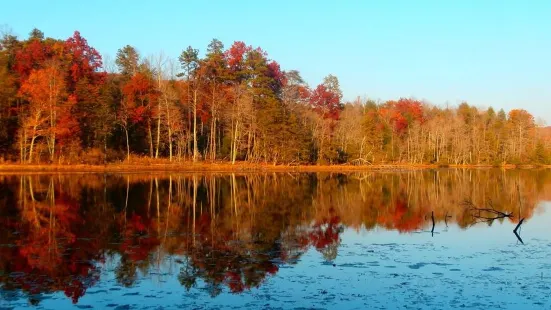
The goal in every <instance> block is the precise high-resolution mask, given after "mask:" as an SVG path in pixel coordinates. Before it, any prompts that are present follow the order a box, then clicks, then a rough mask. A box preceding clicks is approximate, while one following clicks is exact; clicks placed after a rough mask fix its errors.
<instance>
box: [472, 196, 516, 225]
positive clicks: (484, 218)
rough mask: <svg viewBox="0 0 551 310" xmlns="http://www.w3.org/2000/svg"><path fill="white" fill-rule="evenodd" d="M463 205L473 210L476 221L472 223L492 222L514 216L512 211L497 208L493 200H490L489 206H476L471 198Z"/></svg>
mask: <svg viewBox="0 0 551 310" xmlns="http://www.w3.org/2000/svg"><path fill="white" fill-rule="evenodd" d="M462 205H463V206H465V207H467V208H468V209H469V211H471V216H472V217H473V218H475V219H476V221H475V222H474V223H473V224H472V225H475V224H478V223H481V222H487V223H491V222H493V221H494V220H497V219H502V218H511V217H513V213H512V212H509V213H507V212H502V211H499V210H496V209H495V208H494V205H493V203H492V201H491V200H490V201H489V202H488V207H487V208H479V207H476V206H475V205H474V204H473V202H472V201H470V200H465V201H464V202H463V203H462Z"/></svg>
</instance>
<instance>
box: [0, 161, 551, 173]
mask: <svg viewBox="0 0 551 310" xmlns="http://www.w3.org/2000/svg"><path fill="white" fill-rule="evenodd" d="M492 168H493V169H542V168H543V169H545V168H551V165H501V166H494V165H434V164H375V165H357V166H355V165H295V166H293V165H284V164H282V165H272V164H253V163H237V164H234V165H232V164H231V163H224V162H219V163H204V162H203V163H192V162H179V163H143V162H142V163H139V162H136V163H113V164H106V165H85V164H63V165H60V164H42V165H38V164H13V163H11V164H0V174H6V173H19V172H26V173H28V172H103V173H106V172H114V173H116V172H121V173H123V172H126V173H128V172H135V173H140V172H141V173H145V172H362V171H366V172H367V171H411V170H425V169H492Z"/></svg>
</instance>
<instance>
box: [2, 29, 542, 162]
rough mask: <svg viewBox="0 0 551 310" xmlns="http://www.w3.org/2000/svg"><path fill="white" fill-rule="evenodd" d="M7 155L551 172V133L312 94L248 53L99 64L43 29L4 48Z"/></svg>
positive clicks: (241, 47) (90, 52)
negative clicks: (549, 167) (547, 167)
mask: <svg viewBox="0 0 551 310" xmlns="http://www.w3.org/2000/svg"><path fill="white" fill-rule="evenodd" d="M121 46H122V45H121ZM104 58H106V57H104ZM0 154H1V156H0V160H1V161H3V162H5V163H21V164H77V163H78V164H91V165H99V164H106V163H121V162H126V163H133V162H135V163H139V162H140V160H153V161H159V162H166V163H172V162H174V163H179V162H181V163H191V162H227V163H231V164H235V163H236V162H246V163H258V164H274V165H276V164H290V165H291V164H293V165H304V164H319V165H326V164H352V165H373V164H387V163H404V164H438V165H477V164H485V165H504V164H550V163H551V130H549V128H548V127H545V126H544V125H543V124H539V123H536V120H535V118H534V116H533V115H531V114H530V113H529V112H527V111H526V110H523V109H513V110H511V111H504V110H494V109H493V108H492V107H488V108H481V107H476V106H473V105H470V104H468V103H467V102H464V103H461V104H459V105H458V106H453V107H450V106H446V107H440V106H436V105H433V104H430V103H428V102H425V101H420V100H417V99H415V98H396V99H395V100H388V101H384V102H381V101H375V100H371V99H360V98H358V99H357V100H354V101H348V102H345V101H344V100H343V94H342V91H341V89H340V86H339V80H338V78H337V77H336V76H334V75H331V74H328V75H327V76H326V77H325V78H324V79H323V81H321V83H320V84H319V85H317V86H310V85H308V84H307V83H306V82H305V81H304V79H303V78H302V77H301V75H300V72H299V71H298V70H288V71H284V70H282V69H281V67H280V64H279V63H278V62H276V61H275V60H272V59H270V58H269V56H268V54H267V52H266V51H264V50H263V49H261V48H260V47H253V46H250V45H247V44H246V43H244V42H241V41H236V42H234V43H233V44H232V45H231V46H229V48H226V47H225V46H224V44H223V43H222V42H221V41H219V40H217V39H213V40H212V41H211V42H210V44H209V45H208V46H207V47H206V49H205V52H204V55H203V53H200V51H199V50H198V49H195V48H193V47H191V46H189V47H187V48H184V49H183V51H182V53H181V55H180V56H179V57H178V59H172V58H170V57H168V56H166V55H164V54H163V53H159V54H157V55H153V56H147V57H146V56H144V55H140V53H139V51H138V50H137V49H136V48H134V47H133V46H131V45H125V46H122V47H121V48H120V49H119V50H118V52H117V54H116V57H114V58H113V59H102V56H101V55H100V53H99V52H98V51H97V50H96V49H95V48H93V47H92V46H90V45H89V44H88V42H87V41H86V39H85V38H84V37H82V36H81V34H80V33H79V32H78V31H75V32H74V34H73V35H72V36H71V37H70V38H68V39H66V40H62V39H54V38H49V37H45V36H44V33H43V32H41V31H40V30H38V29H33V30H32V31H31V33H30V34H29V36H28V38H27V39H24V40H23V39H19V38H18V37H16V36H15V35H13V34H11V33H4V34H3V36H2V39H1V41H0Z"/></svg>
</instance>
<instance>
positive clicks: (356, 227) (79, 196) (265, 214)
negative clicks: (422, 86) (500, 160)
mask: <svg viewBox="0 0 551 310" xmlns="http://www.w3.org/2000/svg"><path fill="white" fill-rule="evenodd" d="M549 201H551V170H500V169H436V170H419V171H394V172H392V171H389V172H375V171H372V172H356V173H346V174H342V173H248V174H240V173H235V174H231V173H230V174H228V173H225V174H222V173H220V174H217V173H210V174H179V173H172V174H169V173H132V174H112V173H109V174H98V173H88V174H83V173H80V174H79V173H70V174H23V175H17V174H12V175H1V176H0V224H1V227H2V229H1V230H0V309H22V308H35V309H71V308H74V309H88V308H96V309H172V308H185V309H188V308H189V309H193V308H200V309H203V308H208V309H218V308H223V309H227V308H251V309H258V308H263V309H335V308H339V309H386V308H391V309H393V308H406V309H448V308H473V309H488V308H501V309H522V308H529V309H534V308H535V309H538V308H546V309H548V308H550V307H551V299H550V298H549V297H550V295H551V272H550V271H551V226H550V223H551V210H550V205H551V204H550V203H549ZM521 220H523V221H522V223H521V225H519V222H520V221H521ZM515 229H516V230H515ZM514 230H515V231H514Z"/></svg>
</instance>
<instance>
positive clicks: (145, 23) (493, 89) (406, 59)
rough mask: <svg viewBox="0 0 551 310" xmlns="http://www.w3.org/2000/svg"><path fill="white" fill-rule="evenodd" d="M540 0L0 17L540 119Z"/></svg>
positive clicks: (11, 5)
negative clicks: (225, 51) (218, 52)
mask: <svg viewBox="0 0 551 310" xmlns="http://www.w3.org/2000/svg"><path fill="white" fill-rule="evenodd" d="M550 16H551V1H537V0H533V1H521V0H519V1H507V0H501V1H498V0H496V1H491V0H462V1H459V0H458V1H451V0H450V1H437V0H434V1H423V0H418V1H393V0H388V1H382V0H381V1H360V0H358V1H352V0H351V1H322V0H318V1H299V0H295V1H285V0H283V1H281V0H280V1H229V0H226V1H223V0H220V1H138V0H134V1H99V0H95V1H94V0H90V1H59V0H57V1H56V0H50V1H9V2H6V3H3V4H2V9H1V10H0V25H8V26H9V27H10V28H11V29H12V30H13V32H14V33H15V34H17V35H19V36H20V37H22V38H25V37H26V36H27V34H28V33H29V32H30V30H31V29H32V28H33V27H37V28H39V29H40V30H42V31H44V33H45V34H46V35H47V36H51V37H55V38H67V37H69V36H70V35H71V34H72V32H73V31H74V30H79V31H80V32H81V34H82V35H83V36H84V37H85V38H86V39H87V40H88V42H89V43H90V45H92V46H94V47H95V48H96V49H97V50H99V51H100V52H101V53H102V54H104V55H105V54H109V55H111V57H114V55H115V54H116V51H117V49H119V48H120V47H122V46H124V45H126V44H130V45H133V46H135V47H136V48H137V49H138V50H139V51H140V52H141V53H142V55H144V56H147V55H151V54H155V53H158V52H160V51H163V52H164V53H165V54H167V55H169V56H172V57H174V58H176V57H177V56H178V55H179V54H180V52H181V50H182V49H184V48H185V47H187V46H188V45H192V46H193V47H195V48H199V49H200V50H201V51H203V52H204V50H205V49H206V46H207V44H208V43H209V42H210V40H211V39H212V38H218V39H220V40H221V41H222V42H224V44H225V45H226V47H228V46H230V45H231V44H232V42H233V41H236V40H241V41H244V42H245V43H247V44H250V45H253V46H260V47H262V48H263V49H264V50H266V51H267V52H268V54H269V56H270V57H271V58H272V59H275V60H277V61H278V62H279V63H280V64H281V66H282V68H283V69H286V70H288V69H297V70H299V71H300V72H301V73H302V75H303V77H304V78H305V79H306V81H307V82H308V83H309V84H310V85H312V86H315V85H316V84H318V83H320V82H321V80H322V79H323V77H324V76H325V75H327V74H329V73H331V74H334V75H336V76H337V77H338V78H339V80H340V83H341V88H342V90H343V93H344V96H345V99H354V98H356V96H361V97H369V98H373V99H380V100H388V99H395V98H399V97H415V98H417V99H424V100H427V101H429V102H431V103H433V104H435V105H440V106H444V105H446V104H449V105H450V106H454V105H457V104H459V103H460V102H461V101H467V102H469V103H471V104H474V105H476V106H480V107H488V106H493V107H495V108H504V109H505V110H509V109H512V108H519V107H520V108H524V109H527V110H528V111H530V112H531V113H533V114H534V115H535V116H536V117H541V118H543V119H544V120H546V122H547V123H548V124H551V17H550Z"/></svg>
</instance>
